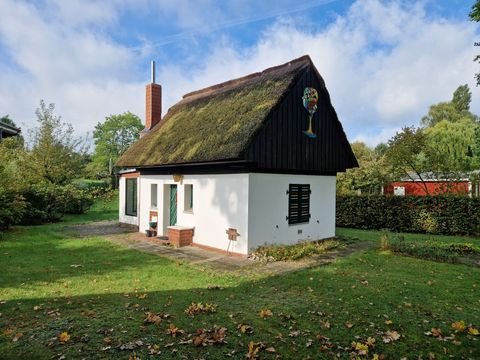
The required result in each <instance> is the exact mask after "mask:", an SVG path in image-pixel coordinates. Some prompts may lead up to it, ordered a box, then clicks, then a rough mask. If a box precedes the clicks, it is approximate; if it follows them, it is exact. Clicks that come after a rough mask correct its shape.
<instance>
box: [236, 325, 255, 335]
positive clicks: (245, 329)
mask: <svg viewBox="0 0 480 360" xmlns="http://www.w3.org/2000/svg"><path fill="white" fill-rule="evenodd" d="M237 329H238V330H240V332H241V333H242V334H247V335H250V334H253V327H251V326H250V325H248V324H239V325H238V326H237Z"/></svg>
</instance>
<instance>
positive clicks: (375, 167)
mask: <svg viewBox="0 0 480 360" xmlns="http://www.w3.org/2000/svg"><path fill="white" fill-rule="evenodd" d="M351 145H352V150H353V152H354V154H355V157H356V158H357V160H358V163H359V167H358V168H354V169H348V170H347V171H346V172H345V173H340V174H338V176H337V192H338V193H339V194H341V195H349V194H357V193H362V194H372V193H376V194H378V193H380V192H381V189H382V186H383V185H384V184H385V183H386V182H388V180H389V177H390V169H389V167H388V166H387V164H386V163H385V156H384V152H383V146H377V147H376V148H375V149H371V148H370V147H368V146H367V145H365V144H364V143H362V142H355V143H353V144H351ZM383 145H385V144H383ZM385 146H386V145H385ZM377 148H378V150H377Z"/></svg>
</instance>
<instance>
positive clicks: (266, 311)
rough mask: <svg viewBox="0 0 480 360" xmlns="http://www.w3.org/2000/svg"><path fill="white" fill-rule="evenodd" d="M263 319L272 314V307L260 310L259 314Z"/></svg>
mask: <svg viewBox="0 0 480 360" xmlns="http://www.w3.org/2000/svg"><path fill="white" fill-rule="evenodd" d="M258 315H259V316H260V317H261V318H262V319H265V318H266V317H268V316H272V315H273V313H272V310H270V309H262V310H260V313H259V314H258Z"/></svg>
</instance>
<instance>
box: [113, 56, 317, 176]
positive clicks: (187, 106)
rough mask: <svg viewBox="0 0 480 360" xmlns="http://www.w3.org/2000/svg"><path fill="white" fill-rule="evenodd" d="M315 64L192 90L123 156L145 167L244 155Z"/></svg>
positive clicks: (294, 64)
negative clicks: (299, 77)
mask: <svg viewBox="0 0 480 360" xmlns="http://www.w3.org/2000/svg"><path fill="white" fill-rule="evenodd" d="M310 64H311V60H310V58H309V57H308V56H303V57H301V58H298V59H296V60H293V61H291V62H289V63H286V64H284V65H281V66H277V67H274V68H269V69H267V70H264V71H262V72H260V73H255V74H251V75H248V76H245V77H243V78H239V79H235V80H231V81H228V82H225V83H222V84H218V85H215V86H212V87H209V88H206V89H203V90H199V91H195V92H192V93H189V94H186V95H185V96H184V97H183V99H182V100H181V101H180V102H178V103H177V104H175V105H174V106H173V107H172V108H170V109H169V111H168V113H167V114H166V115H165V117H164V118H163V119H162V120H161V121H160V123H159V124H157V125H156V126H155V127H154V128H153V129H151V130H150V131H149V132H148V133H147V134H146V135H145V136H144V137H142V138H141V139H139V140H138V141H137V142H136V143H135V144H133V145H132V146H131V147H130V148H129V149H128V150H127V151H126V152H125V153H124V154H123V156H122V157H121V158H120V159H119V160H118V162H117V165H118V166H121V167H142V166H155V165H170V164H182V163H199V162H211V161H219V160H234V159H239V158H240V157H241V155H242V152H243V151H244V150H245V149H246V148H247V147H248V145H249V144H250V142H251V141H252V139H253V137H254V136H255V134H256V133H257V132H258V130H259V129H260V127H261V126H262V124H263V122H264V121H265V120H266V119H267V117H268V115H269V114H270V112H271V111H272V110H273V109H274V108H275V107H276V106H277V105H278V104H279V103H280V102H281V100H282V99H283V96H284V95H285V94H286V93H287V92H288V90H289V89H290V87H291V86H292V85H293V84H294V83H295V79H296V76H297V75H299V74H300V73H301V71H302V70H303V69H305V67H307V66H308V65H310Z"/></svg>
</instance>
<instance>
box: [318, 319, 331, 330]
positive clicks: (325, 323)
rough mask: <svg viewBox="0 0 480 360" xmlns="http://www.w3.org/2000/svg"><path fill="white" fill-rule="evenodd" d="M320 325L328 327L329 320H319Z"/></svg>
mask: <svg viewBox="0 0 480 360" xmlns="http://www.w3.org/2000/svg"><path fill="white" fill-rule="evenodd" d="M320 325H322V327H323V328H324V329H330V321H328V320H326V321H323V320H320Z"/></svg>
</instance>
